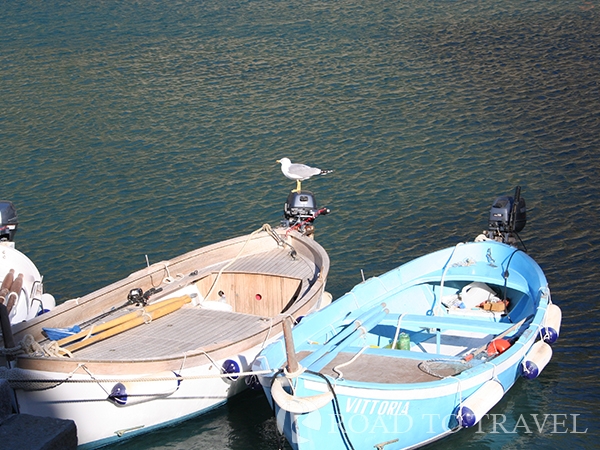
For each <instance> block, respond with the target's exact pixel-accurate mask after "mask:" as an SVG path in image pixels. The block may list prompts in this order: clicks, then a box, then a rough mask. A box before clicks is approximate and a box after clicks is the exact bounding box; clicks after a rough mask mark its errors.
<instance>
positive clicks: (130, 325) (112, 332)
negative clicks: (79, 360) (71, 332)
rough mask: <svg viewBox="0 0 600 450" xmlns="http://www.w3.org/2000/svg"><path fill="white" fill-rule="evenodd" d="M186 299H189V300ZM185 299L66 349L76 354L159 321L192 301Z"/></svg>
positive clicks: (170, 303) (167, 304) (168, 304)
mask: <svg viewBox="0 0 600 450" xmlns="http://www.w3.org/2000/svg"><path fill="white" fill-rule="evenodd" d="M185 297H187V299H186V298H185ZM185 297H183V298H181V299H179V300H178V301H173V302H169V303H167V302H165V303H166V304H165V305H164V306H162V307H160V308H156V309H155V310H153V311H150V312H148V311H146V314H144V315H142V316H139V317H135V318H133V319H131V320H129V321H127V322H124V323H122V324H120V325H117V326H115V327H112V328H109V329H108V330H106V331H104V332H102V333H98V334H95V335H94V336H92V337H90V338H89V339H84V340H83V341H80V342H76V343H75V344H71V345H68V346H67V347H65V348H66V349H67V350H69V351H70V352H74V351H75V350H79V349H80V348H83V347H87V346H88V345H90V344H93V343H95V342H99V341H103V340H104V339H107V338H109V337H111V336H115V335H116V334H119V333H122V332H123V331H127V330H130V329H132V328H135V327H137V326H138V325H142V324H144V323H147V322H148V320H155V319H158V318H159V317H162V316H166V315H167V314H170V313H172V312H173V311H177V310H178V309H180V308H181V307H182V306H183V305H185V304H186V303H188V302H189V300H190V299H189V297H188V296H185ZM161 303H162V302H161Z"/></svg>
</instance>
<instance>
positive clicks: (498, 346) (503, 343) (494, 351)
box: [487, 339, 510, 356]
mask: <svg viewBox="0 0 600 450" xmlns="http://www.w3.org/2000/svg"><path fill="white" fill-rule="evenodd" d="M509 348H510V342H509V341H508V339H494V340H493V341H492V342H490V343H489V345H488V346H487V354H488V356H494V355H499V354H501V353H504V352H505V351H506V350H508V349H509Z"/></svg>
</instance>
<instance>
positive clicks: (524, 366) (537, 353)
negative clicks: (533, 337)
mask: <svg viewBox="0 0 600 450" xmlns="http://www.w3.org/2000/svg"><path fill="white" fill-rule="evenodd" d="M550 358H552V347H550V346H549V345H548V344H547V343H545V342H544V341H537V342H536V343H535V344H533V345H532V346H531V348H530V349H529V352H527V355H525V358H523V362H522V363H521V375H523V377H524V378H527V379H528V380H532V379H534V378H537V376H538V375H539V374H540V373H542V370H544V367H546V364H548V363H549V362H550Z"/></svg>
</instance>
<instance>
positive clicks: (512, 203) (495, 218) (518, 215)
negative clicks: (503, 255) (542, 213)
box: [487, 186, 527, 244]
mask: <svg viewBox="0 0 600 450" xmlns="http://www.w3.org/2000/svg"><path fill="white" fill-rule="evenodd" d="M526 223H527V208H526V206H525V199H524V198H523V197H521V187H520V186H517V188H516V190H515V195H514V196H513V197H511V196H506V195H505V196H502V197H498V198H497V199H496V200H495V201H494V203H493V204H492V207H491V209H490V216H489V221H488V231H487V235H488V238H490V239H494V240H498V241H501V242H505V243H507V244H514V243H515V242H516V233H519V232H520V231H522V230H523V228H525V224H526Z"/></svg>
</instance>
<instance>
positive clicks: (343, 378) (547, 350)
mask: <svg viewBox="0 0 600 450" xmlns="http://www.w3.org/2000/svg"><path fill="white" fill-rule="evenodd" d="M524 208H525V206H524V200H522V199H521V198H520V190H519V188H517V192H516V194H515V197H514V198H513V197H500V198H499V199H497V200H496V202H495V203H494V206H493V207H492V210H491V213H490V224H489V230H488V232H486V233H484V234H483V235H481V236H479V237H478V238H477V239H476V241H475V242H470V243H464V244H459V245H457V246H455V247H451V248H446V249H443V250H440V251H437V252H434V253H431V254H428V255H426V256H423V257H420V258H418V259H415V260H413V261H411V262H409V263H406V264H404V265H402V266H400V267H398V268H396V269H394V270H391V271H390V272H388V273H385V274H384V275H382V276H379V277H375V278H371V279H368V280H367V281H364V282H362V283H361V284H359V285H357V286H355V287H354V288H353V289H352V290H351V291H350V292H349V293H347V294H345V295H344V296H342V297H340V298H339V299H337V300H336V301H334V302H333V303H332V304H330V305H329V306H328V307H326V308H324V309H322V310H320V311H318V312H315V313H312V314H310V315H308V316H306V317H305V318H304V319H302V321H301V322H300V323H299V324H298V325H296V326H295V327H294V328H293V330H292V329H291V324H290V325H289V326H288V327H287V332H286V334H285V339H281V340H279V341H276V342H274V343H273V344H271V345H269V346H268V347H266V348H265V349H264V350H263V351H262V352H261V354H260V355H259V357H258V358H257V359H256V361H255V363H254V367H253V370H255V371H261V373H262V375H261V376H260V377H259V379H260V382H261V385H262V387H263V389H264V391H265V393H266V395H267V397H268V400H269V402H271V404H272V406H273V408H274V412H275V415H276V418H277V424H278V427H279V429H280V432H283V433H284V434H285V436H286V438H287V439H288V441H289V443H290V444H291V446H292V448H294V449H303V450H304V449H315V450H316V449H328V450H336V449H357V450H358V449H373V448H375V449H385V450H391V449H400V448H415V447H419V446H422V445H425V444H428V443H430V442H432V441H435V440H437V439H440V438H442V437H444V436H446V435H448V434H450V433H453V432H455V431H457V430H459V429H460V428H464V427H472V426H475V425H476V424H477V423H478V422H479V421H481V420H482V418H484V417H485V415H486V413H488V411H489V410H490V409H491V408H492V407H493V406H494V405H495V404H497V403H498V401H499V400H500V399H501V398H502V397H503V395H504V394H505V393H506V392H507V391H508V389H509V388H510V387H511V386H512V385H513V384H514V383H515V381H516V380H517V379H518V378H520V377H525V378H535V377H537V376H538V375H539V373H540V372H541V370H542V369H543V368H544V367H545V366H546V364H547V363H548V362H549V360H550V358H551V356H552V349H551V347H550V345H549V344H551V343H554V342H555V341H556V339H557V338H558V333H559V329H560V322H561V311H560V309H559V308H558V306H556V305H554V304H553V303H552V302H551V298H550V290H549V288H548V283H547V281H546V277H545V276H544V273H543V272H542V270H541V268H540V267H539V266H538V264H537V263H536V262H535V261H534V260H533V259H532V258H531V257H529V256H528V255H527V254H526V253H525V251H523V250H520V249H518V248H516V247H515V246H513V245H509V244H516V242H517V239H516V238H518V235H517V234H516V233H517V231H520V230H521V229H522V228H523V226H524V221H525V218H524V215H525V209H524ZM520 210H522V211H521V212H519V211H520ZM499 214H500V215H499ZM519 221H521V223H519ZM507 242H508V243H507ZM269 371H271V373H269Z"/></svg>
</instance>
